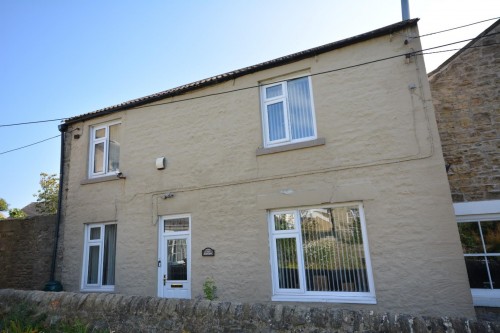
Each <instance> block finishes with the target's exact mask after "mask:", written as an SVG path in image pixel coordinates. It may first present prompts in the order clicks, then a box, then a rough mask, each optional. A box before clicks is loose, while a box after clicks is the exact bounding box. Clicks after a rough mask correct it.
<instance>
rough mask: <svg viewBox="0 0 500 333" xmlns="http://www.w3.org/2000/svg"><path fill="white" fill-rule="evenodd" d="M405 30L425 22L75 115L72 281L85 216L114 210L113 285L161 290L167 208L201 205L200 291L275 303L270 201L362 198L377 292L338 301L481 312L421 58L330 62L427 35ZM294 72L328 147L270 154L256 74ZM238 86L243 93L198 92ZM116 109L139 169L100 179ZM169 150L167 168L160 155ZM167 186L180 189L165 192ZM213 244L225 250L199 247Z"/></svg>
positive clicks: (67, 283)
mask: <svg viewBox="0 0 500 333" xmlns="http://www.w3.org/2000/svg"><path fill="white" fill-rule="evenodd" d="M406 33H411V34H414V35H416V34H418V32H417V31H416V30H414V31H400V32H399V33H397V34H393V35H390V36H389V35H388V36H384V37H379V38H374V39H372V40H369V41H366V42H362V43H358V44H355V45H352V46H348V47H344V48H341V49H338V50H335V51H331V52H328V53H323V54H319V55H317V56H315V57H311V58H308V59H305V60H301V61H297V62H294V63H291V64H288V65H283V66H279V67H275V68H272V69H267V70H262V71H259V72H257V73H254V74H248V75H245V76H243V77H240V78H237V79H235V80H233V81H230V82H225V83H221V84H218V85H214V86H212V87H209V88H204V89H199V90H197V91H194V92H191V93H188V94H185V95H183V96H177V97H174V98H168V99H165V100H162V101H159V102H155V103H151V104H150V105H147V107H141V108H137V109H130V110H126V111H120V112H117V113H115V114H112V115H107V116H102V117H97V118H94V119H91V120H89V121H86V122H80V123H75V124H72V125H71V126H70V131H71V130H74V131H73V132H71V134H70V135H68V145H69V148H68V150H70V151H71V154H70V155H69V157H68V158H69V159H70V161H69V162H68V164H67V168H66V179H67V182H66V184H65V187H66V188H67V192H66V197H67V199H66V201H65V202H64V244H63V246H64V251H65V254H64V263H63V276H62V280H63V284H64V287H65V289H66V290H69V291H79V290H80V283H81V272H82V257H83V231H84V224H85V223H93V222H107V221H116V223H117V225H118V240H117V258H116V262H117V267H116V287H115V292H118V293H125V294H140V295H152V296H154V295H157V283H158V277H157V275H158V268H157V260H158V225H157V224H158V217H159V216H162V215H171V214H181V213H182V214H184V213H188V214H191V217H192V236H191V237H192V239H191V241H192V262H191V268H192V289H193V292H192V296H193V297H197V296H201V295H203V292H202V284H203V281H204V280H205V278H207V277H209V276H211V277H213V279H214V280H215V282H216V285H217V287H218V296H219V300H228V301H235V300H236V301H245V302H267V301H271V296H272V287H271V266H270V252H269V235H268V222H267V211H268V210H270V209H279V208H287V207H298V206H319V205H323V204H325V203H343V202H353V201H355V202H362V204H363V206H364V210H365V215H366V224H367V231H368V234H367V239H368V243H369V249H370V256H371V261H372V266H373V275H374V282H375V292H376V298H377V304H376V305H353V304H333V305H334V306H338V307H342V308H352V309H374V310H377V311H392V312H394V311H397V312H404V313H411V314H418V315H429V314H432V315H455V316H466V317H474V310H473V307H472V301H471V296H470V290H469V286H468V282H467V275H466V271H465V266H464V261H463V256H462V252H461V248H460V242H459V238H458V232H457V226H456V223H455V221H454V216H453V210H452V203H451V197H450V191H449V188H448V184H447V179H446V173H445V167H444V161H443V157H442V153H441V150H440V142H439V136H438V133H437V128H436V122H435V119H434V111H433V107H432V103H431V97H430V92H429V86H428V82H427V77H426V74H425V67H424V64H423V60H422V58H421V57H417V58H414V57H412V58H411V59H410V60H407V59H405V57H398V58H394V59H390V60H385V61H381V62H377V63H373V64H370V65H366V66H361V67H355V68H351V69H347V70H341V71H332V70H334V69H338V68H342V67H346V66H350V65H353V64H358V63H363V62H366V61H371V60H374V59H378V58H384V57H389V56H393V55H396V54H403V53H406V52H409V51H411V50H417V49H420V45H419V43H418V40H417V39H412V40H411V42H410V43H409V44H408V45H405V43H404V40H405V34H406ZM297 72H300V73H304V72H307V73H309V74H310V75H312V79H311V80H312V91H313V99H314V108H315V115H316V121H317V132H318V138H324V139H325V144H324V145H319V146H315V147H310V148H304V149H297V150H292V151H286V152H278V153H275V154H267V155H257V154H256V151H257V149H258V148H262V144H263V138H262V123H261V110H260V102H259V89H258V88H257V87H256V86H257V85H258V84H259V83H261V82H266V83H267V82H269V80H273V78H276V80H282V79H286V78H287V77H291V76H293V75H294V73H297ZM247 87H252V88H249V89H244V90H239V89H242V88H247ZM409 87H414V88H409ZM231 90H238V91H236V92H230V93H227V94H218V95H215V96H209V97H204V98H199V99H193V98H194V97H201V96H207V95H210V94H214V93H221V92H228V91H231ZM173 102H174V103H173ZM112 120H120V121H121V124H122V125H121V130H122V139H121V153H120V171H121V172H123V174H124V176H126V179H118V178H117V179H113V180H110V181H103V182H96V183H89V182H87V181H86V179H87V165H88V150H89V128H90V126H92V125H95V124H98V123H103V122H107V121H112ZM76 128H78V130H76ZM74 134H80V136H79V138H77V139H76V138H75V137H74ZM160 156H165V157H166V159H167V167H166V168H165V169H164V170H157V169H156V167H155V159H156V158H157V157H160ZM282 190H287V191H285V193H288V194H282V193H281V191H282ZM166 192H172V193H173V194H174V197H173V198H170V199H163V195H164V194H165V193H166ZM205 247H211V248H213V249H215V251H216V255H215V257H202V256H201V250H202V249H204V248H205ZM320 305H321V304H320ZM323 305H325V306H332V304H331V303H328V304H326V303H325V304H323Z"/></svg>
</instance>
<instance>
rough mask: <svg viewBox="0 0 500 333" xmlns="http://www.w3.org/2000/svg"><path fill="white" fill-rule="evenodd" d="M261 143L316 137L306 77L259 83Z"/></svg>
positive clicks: (293, 141) (287, 141)
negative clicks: (262, 141)
mask: <svg viewBox="0 0 500 333" xmlns="http://www.w3.org/2000/svg"><path fill="white" fill-rule="evenodd" d="M261 96H262V110H263V112H262V117H263V127H264V146H265V147H272V146H279V145H284V144H289V143H295V142H301V141H308V140H313V139H316V120H315V117H314V107H313V100H312V92H311V79H310V77H301V78H298V79H293V80H288V81H283V82H278V83H273V84H268V85H265V86H263V87H262V91H261Z"/></svg>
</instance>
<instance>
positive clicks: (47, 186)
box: [33, 172, 59, 214]
mask: <svg viewBox="0 0 500 333" xmlns="http://www.w3.org/2000/svg"><path fill="white" fill-rule="evenodd" d="M40 187H41V189H39V190H38V192H37V193H36V194H33V196H34V197H36V198H37V199H36V202H37V204H36V209H37V211H38V212H39V213H42V214H55V213H57V202H58V199H59V178H58V177H57V175H56V174H52V175H49V174H48V173H45V172H42V173H40Z"/></svg>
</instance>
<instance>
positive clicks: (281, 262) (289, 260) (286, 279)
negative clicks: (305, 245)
mask: <svg viewBox="0 0 500 333" xmlns="http://www.w3.org/2000/svg"><path fill="white" fill-rule="evenodd" d="M276 255H277V256H276V258H277V264H278V283H279V287H280V288H281V289H299V288H300V282H299V272H298V266H299V265H298V260H297V242H296V239H295V238H278V239H276Z"/></svg>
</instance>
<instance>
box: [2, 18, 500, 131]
mask: <svg viewBox="0 0 500 333" xmlns="http://www.w3.org/2000/svg"><path fill="white" fill-rule="evenodd" d="M498 19H500V17H493V18H490V19H486V20H482V21H477V22H473V23H469V24H465V25H461V26H457V27H453V28H449V29H445V30H441V31H436V32H431V33H428V34H424V35H420V36H416V37H409V38H410V39H415V38H420V37H426V36H430V35H435V34H439V33H443V32H447V31H451V30H457V29H461V28H466V27H469V26H472V25H475V24H479V23H484V22H488V21H493V20H498ZM488 36H491V35H488ZM482 37H487V36H482ZM474 38H476V37H474ZM474 38H470V39H466V40H463V41H460V42H454V43H450V44H444V45H440V46H436V47H434V48H439V47H444V46H448V45H453V44H458V43H462V42H466V41H471V40H473V39H474ZM426 50H430V49H425V50H420V51H426ZM451 51H454V50H449V51H441V52H451ZM432 53H440V52H432ZM422 54H423V53H422ZM426 54H431V53H426ZM396 57H397V56H396ZM389 59H390V58H389ZM381 60H387V59H381ZM369 63H371V62H369ZM360 65H363V64H360ZM249 88H254V87H249ZM243 89H245V88H243ZM234 91H238V90H234ZM160 105H161V104H160ZM137 108H138V107H137ZM68 118H69V117H67V118H56V119H47V120H37V121H28V122H21V123H13V124H0V127H9V126H20V125H30V124H39V123H46V122H53V121H61V120H65V119H68Z"/></svg>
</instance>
